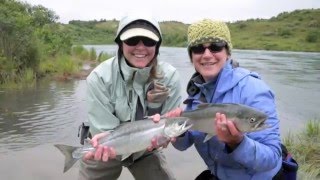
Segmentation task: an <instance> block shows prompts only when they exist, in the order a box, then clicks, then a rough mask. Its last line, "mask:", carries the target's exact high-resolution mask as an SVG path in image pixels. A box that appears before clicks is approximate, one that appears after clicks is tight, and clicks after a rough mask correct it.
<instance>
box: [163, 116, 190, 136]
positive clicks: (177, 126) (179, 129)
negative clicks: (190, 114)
mask: <svg viewBox="0 0 320 180" xmlns="http://www.w3.org/2000/svg"><path fill="white" fill-rule="evenodd" d="M180 118H181V119H179V120H178V122H175V123H173V124H171V125H169V126H168V127H165V130H164V133H165V135H166V136H168V137H170V138H173V137H177V136H180V135H181V134H183V133H185V132H186V131H187V130H188V129H190V128H191V127H192V126H193V124H191V123H190V122H189V121H190V120H189V119H188V118H185V117H180Z"/></svg>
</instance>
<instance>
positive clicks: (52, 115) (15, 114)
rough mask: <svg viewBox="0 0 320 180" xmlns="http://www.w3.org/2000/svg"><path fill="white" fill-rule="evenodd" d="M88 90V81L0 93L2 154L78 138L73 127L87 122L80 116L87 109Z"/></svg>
mask: <svg viewBox="0 0 320 180" xmlns="http://www.w3.org/2000/svg"><path fill="white" fill-rule="evenodd" d="M84 89H85V81H77V82H68V83H61V82H51V83H47V82H45V81H44V82H41V83H40V85H39V86H38V87H37V88H36V89H31V90H25V91H15V92H12V91H8V92H7V91H5V90H4V92H2V93H1V94H0V99H1V101H0V102H1V103H0V112H1V115H0V121H1V123H0V153H3V152H6V150H9V149H10V150H19V149H23V148H27V147H32V146H35V145H39V144H44V143H50V142H57V141H59V140H60V139H64V138H65V137H68V136H70V137H72V136H74V135H75V134H76V133H73V134H72V135H71V134H70V133H69V131H70V130H71V128H70V127H76V126H77V125H78V122H77V119H80V120H84V119H83V116H82V115H81V116H79V112H82V111H83V110H84V109H85V108H84V100H83V98H84V94H83V92H84ZM73 129H74V130H73ZM73 129H72V131H75V132H76V130H75V129H76V128H73ZM67 139H70V138H69V137H68V138H67ZM73 139H74V138H73ZM70 140H71V139H70ZM67 142H68V141H67Z"/></svg>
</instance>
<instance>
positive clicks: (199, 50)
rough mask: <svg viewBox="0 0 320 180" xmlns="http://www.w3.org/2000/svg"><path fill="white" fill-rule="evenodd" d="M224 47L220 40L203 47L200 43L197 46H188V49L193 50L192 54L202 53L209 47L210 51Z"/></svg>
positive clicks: (214, 51)
mask: <svg viewBox="0 0 320 180" xmlns="http://www.w3.org/2000/svg"><path fill="white" fill-rule="evenodd" d="M225 47H226V43H225V42H220V43H211V44H210V45H209V46H208V47H204V46H203V45H202V44H200V45H197V46H192V47H191V48H190V51H191V52H193V53H194V54H203V53H204V51H206V49H209V51H210V52H211V53H217V52H220V51H222V50H223V48H225Z"/></svg>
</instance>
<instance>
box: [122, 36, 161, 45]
mask: <svg viewBox="0 0 320 180" xmlns="http://www.w3.org/2000/svg"><path fill="white" fill-rule="evenodd" d="M140 41H142V43H143V44H144V46H146V47H152V46H155V45H156V44H157V41H154V40H152V39H150V38H147V37H141V36H137V37H132V38H129V39H127V40H124V41H123V42H124V43H126V44H127V45H128V46H136V45H137V44H139V42H140Z"/></svg>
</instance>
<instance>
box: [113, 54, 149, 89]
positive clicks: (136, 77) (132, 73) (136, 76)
mask: <svg viewBox="0 0 320 180" xmlns="http://www.w3.org/2000/svg"><path fill="white" fill-rule="evenodd" d="M119 61H120V62H119V64H120V72H121V74H122V77H123V79H124V81H125V82H126V83H127V84H131V83H133V82H138V83H139V84H145V83H146V82H147V81H148V79H149V76H150V70H151V67H145V68H142V69H140V68H135V67H131V66H129V65H128V64H127V62H126V60H125V58H124V57H123V56H122V57H121V58H119Z"/></svg>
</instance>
